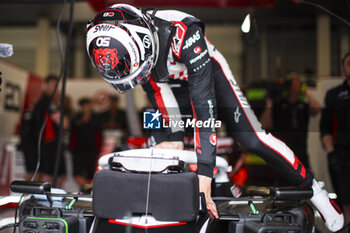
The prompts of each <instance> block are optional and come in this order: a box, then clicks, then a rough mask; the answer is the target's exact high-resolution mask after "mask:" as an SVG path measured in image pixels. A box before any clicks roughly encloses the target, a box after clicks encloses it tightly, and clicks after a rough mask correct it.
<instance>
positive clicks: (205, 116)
mask: <svg viewBox="0 0 350 233" xmlns="http://www.w3.org/2000/svg"><path fill="white" fill-rule="evenodd" d="M155 16H156V17H158V18H161V19H163V20H166V21H168V22H172V23H173V25H174V26H175V27H176V32H175V35H174V36H173V37H172V42H171V45H170V48H168V50H169V55H168V58H167V69H168V72H169V82H168V83H159V82H157V77H155V75H154V74H153V75H151V77H150V79H149V81H148V82H147V83H145V84H143V88H144V90H145V91H146V92H147V95H148V98H149V100H150V101H151V103H152V105H153V107H155V108H156V109H159V110H160V111H161V113H162V117H163V118H164V120H165V122H167V123H168V124H169V125H170V129H169V131H171V132H170V133H171V134H170V135H169V137H168V138H166V139H164V140H168V141H182V140H183V136H184V129H183V128H181V127H178V126H174V125H171V121H176V120H179V117H178V116H179V115H180V113H181V111H180V108H181V106H179V104H178V101H177V100H176V96H175V94H174V93H173V91H172V89H171V88H170V85H169V83H170V82H171V81H172V80H180V81H182V82H186V85H188V90H189V95H190V102H191V106H192V110H193V117H194V118H195V119H196V120H197V121H206V120H209V121H210V122H212V121H215V119H216V116H217V111H220V112H224V114H223V116H222V117H223V119H224V120H225V122H226V124H227V129H228V131H229V132H231V133H232V136H233V137H234V138H235V139H236V140H238V141H239V142H240V143H241V144H242V145H243V146H244V147H245V148H246V149H248V150H250V151H252V152H254V153H256V154H258V155H259V156H261V157H262V158H263V159H264V160H265V161H266V162H268V163H269V164H270V165H271V166H272V167H273V168H274V169H275V170H276V172H278V173H280V174H282V175H284V176H285V177H286V178H287V179H288V181H289V182H290V183H291V184H293V185H303V186H311V185H312V179H313V176H312V174H311V173H310V172H309V171H308V170H306V169H305V167H304V166H303V165H302V163H301V162H300V161H299V159H298V158H297V156H296V155H295V154H294V153H293V151H291V150H290V149H289V148H288V147H287V145H286V144H285V143H283V142H282V141H280V140H278V139H277V138H275V137H273V136H272V135H271V134H270V133H266V132H265V131H264V130H263V129H262V128H261V125H260V123H259V122H258V120H257V118H256V116H255V115H254V113H253V111H252V109H251V108H250V105H249V103H248V101H247V100H246V98H245V96H244V95H243V93H242V91H241V90H240V88H239V86H238V84H237V82H236V81H235V79H234V77H233V75H232V73H231V71H230V68H229V66H228V64H227V62H226V60H225V58H224V57H223V56H222V55H221V53H220V52H219V51H218V50H216V49H215V47H214V46H213V45H212V44H211V43H210V42H209V41H208V40H207V38H206V37H205V36H204V25H203V23H202V22H201V21H200V20H198V19H196V18H195V17H193V16H191V15H188V14H185V13H183V12H179V11H173V10H163V11H157V12H156V14H155ZM194 137H195V151H196V154H197V158H198V174H199V175H204V176H208V177H212V176H213V168H214V165H215V154H216V150H215V149H216V131H215V127H212V126H209V127H195V136H194ZM157 143H159V141H158V142H157Z"/></svg>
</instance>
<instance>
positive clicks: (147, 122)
mask: <svg viewBox="0 0 350 233" xmlns="http://www.w3.org/2000/svg"><path fill="white" fill-rule="evenodd" d="M161 115H162V114H161V113H160V112H159V110H157V111H156V112H155V111H147V112H143V128H144V129H160V126H161V124H160V116H161Z"/></svg>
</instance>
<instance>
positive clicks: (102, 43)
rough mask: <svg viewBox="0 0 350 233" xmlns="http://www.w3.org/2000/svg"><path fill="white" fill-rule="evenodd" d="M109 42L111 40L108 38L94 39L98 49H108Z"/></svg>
mask: <svg viewBox="0 0 350 233" xmlns="http://www.w3.org/2000/svg"><path fill="white" fill-rule="evenodd" d="M110 42H111V38H110V37H98V38H97V39H96V45H97V46H98V47H108V46H109V44H110Z"/></svg>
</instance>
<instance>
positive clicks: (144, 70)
mask: <svg viewBox="0 0 350 233" xmlns="http://www.w3.org/2000/svg"><path fill="white" fill-rule="evenodd" d="M151 21H152V19H151V18H150V17H149V16H146V15H145V14H143V13H142V12H141V11H140V10H138V9H137V8H135V7H133V6H130V5H127V4H115V5H112V6H111V7H108V8H106V9H104V10H102V11H101V12H99V13H98V14H97V15H96V16H95V18H93V19H92V20H91V21H90V22H89V24H88V28H87V37H86V49H87V53H88V55H89V58H90V60H91V62H92V64H93V66H94V67H95V68H96V69H97V71H98V72H99V73H100V74H101V76H102V77H103V78H104V80H106V81H107V83H108V84H110V85H111V86H112V87H114V88H115V89H116V90H118V91H120V92H123V91H127V90H129V89H131V88H134V87H135V86H136V85H137V84H140V83H141V84H142V83H144V82H146V81H147V80H148V78H149V75H150V72H151V69H152V67H153V65H154V64H155V63H156V54H157V53H158V46H157V45H158V37H157V33H156V31H155V29H154V26H153V25H152V23H151Z"/></svg>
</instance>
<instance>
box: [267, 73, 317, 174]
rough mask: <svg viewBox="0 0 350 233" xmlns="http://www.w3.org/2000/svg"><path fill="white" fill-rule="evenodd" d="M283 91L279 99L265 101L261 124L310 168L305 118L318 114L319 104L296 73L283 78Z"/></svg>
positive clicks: (306, 119)
mask: <svg viewBox="0 0 350 233" xmlns="http://www.w3.org/2000/svg"><path fill="white" fill-rule="evenodd" d="M285 90H286V91H285V94H284V96H283V97H282V98H281V99H279V100H273V99H272V98H271V97H267V98H266V105H265V110H264V112H263V114H262V116H261V124H262V127H263V128H265V129H272V132H273V134H274V135H275V136H276V137H277V138H279V139H281V140H282V141H283V142H285V143H286V144H287V145H288V146H289V147H290V148H291V149H292V150H293V151H294V153H295V154H296V155H297V156H298V158H299V159H300V161H301V162H302V163H303V164H304V166H305V167H306V168H309V169H310V161H309V157H308V153H307V135H308V127H309V119H310V116H314V115H316V114H318V113H319V112H320V111H321V104H320V103H319V102H318V100H316V99H315V97H313V96H312V94H311V92H310V89H309V88H308V87H307V86H306V85H305V84H303V83H302V82H301V78H300V76H299V75H298V74H297V73H294V72H293V73H289V74H288V75H287V77H286V83H285Z"/></svg>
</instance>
